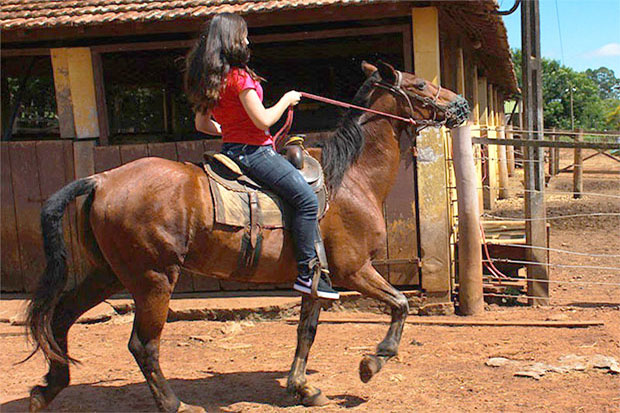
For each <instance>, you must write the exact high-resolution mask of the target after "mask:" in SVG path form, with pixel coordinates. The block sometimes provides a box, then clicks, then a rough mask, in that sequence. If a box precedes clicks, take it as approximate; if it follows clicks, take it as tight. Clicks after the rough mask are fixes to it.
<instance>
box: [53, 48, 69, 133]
mask: <svg viewBox="0 0 620 413" xmlns="http://www.w3.org/2000/svg"><path fill="white" fill-rule="evenodd" d="M50 55H51V58H52V73H53V76H54V89H55V91H56V107H57V112H58V120H59V127H60V137H61V138H68V139H73V138H75V126H74V122H73V105H72V100H71V85H70V80H69V59H68V54H67V49H66V48H61V49H51V50H50Z"/></svg>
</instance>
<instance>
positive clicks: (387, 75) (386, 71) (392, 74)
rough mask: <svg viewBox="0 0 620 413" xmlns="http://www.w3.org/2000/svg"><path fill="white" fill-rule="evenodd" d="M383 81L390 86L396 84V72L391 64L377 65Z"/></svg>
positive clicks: (382, 63) (381, 62)
mask: <svg viewBox="0 0 620 413" xmlns="http://www.w3.org/2000/svg"><path fill="white" fill-rule="evenodd" d="M377 66H378V69H379V74H380V75H381V79H383V80H384V81H385V82H387V83H389V84H392V85H393V84H396V70H395V69H394V68H393V67H392V66H391V65H389V64H387V63H385V62H383V61H379V63H378V64H377Z"/></svg>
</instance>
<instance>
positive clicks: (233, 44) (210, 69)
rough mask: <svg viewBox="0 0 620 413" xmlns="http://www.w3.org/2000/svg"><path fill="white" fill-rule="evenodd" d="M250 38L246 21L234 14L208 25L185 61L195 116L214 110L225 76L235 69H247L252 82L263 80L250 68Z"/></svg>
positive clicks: (187, 88) (186, 81) (223, 16)
mask: <svg viewBox="0 0 620 413" xmlns="http://www.w3.org/2000/svg"><path fill="white" fill-rule="evenodd" d="M247 35H248V26H247V24H246V23H245V20H243V18H242V17H241V16H238V15H236V14H233V13H220V14H217V15H216V16H215V17H213V19H211V21H210V22H208V23H207V24H206V25H205V27H204V29H203V30H202V31H201V33H200V37H199V38H198V40H197V41H196V43H195V44H194V47H192V49H191V50H190V52H189V53H188V54H187V57H186V59H185V78H184V84H185V93H187V97H188V99H189V101H190V102H191V104H192V106H193V108H194V111H195V112H201V113H204V112H206V111H207V110H210V109H213V107H214V106H215V105H216V104H217V102H218V101H219V100H220V94H221V92H222V86H223V85H222V83H223V81H224V79H225V77H226V74H227V73H228V71H229V70H230V69H231V68H233V67H238V68H242V69H245V70H246V71H247V72H248V73H249V74H250V76H252V78H253V79H255V80H261V79H260V78H259V77H258V76H257V75H256V74H255V73H254V72H253V71H252V70H251V69H250V68H249V67H248V62H249V61H250V49H249V47H248V45H247V44H246V43H245V39H246V38H247Z"/></svg>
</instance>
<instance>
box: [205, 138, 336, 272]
mask: <svg viewBox="0 0 620 413" xmlns="http://www.w3.org/2000/svg"><path fill="white" fill-rule="evenodd" d="M290 141H293V142H295V139H294V138H293V139H290V140H289V142H290ZM281 154H282V155H283V156H284V157H285V158H286V159H288V160H289V162H291V163H292V164H293V165H294V166H295V167H296V168H297V169H299V171H300V173H301V175H302V176H303V177H304V179H305V180H306V182H308V184H309V185H310V186H311V188H312V189H313V190H314V192H315V194H316V195H317V198H318V200H319V219H321V218H323V216H324V215H325V213H326V211H327V208H328V205H327V188H326V186H325V179H324V176H323V168H322V167H321V164H320V163H319V162H318V161H317V160H316V159H314V158H313V157H311V156H310V155H309V154H308V152H307V151H306V150H305V149H304V148H303V146H301V145H300V144H296V143H294V144H287V145H286V146H284V148H283V149H282V151H281ZM204 159H205V162H204V163H203V168H204V170H205V172H206V174H207V176H208V178H209V184H210V185H209V186H210V188H211V195H212V198H213V206H214V210H215V211H214V212H215V214H214V215H215V222H216V223H217V224H220V225H225V226H232V227H237V228H245V229H246V231H245V234H244V236H243V238H242V245H241V251H240V257H239V266H238V269H237V270H236V271H235V273H236V274H234V275H237V276H238V277H239V278H247V277H249V276H251V275H252V274H253V272H254V270H255V268H256V266H257V264H258V259H259V257H260V252H261V246H262V230H263V229H278V228H283V229H286V228H289V227H290V218H291V217H292V215H293V211H291V210H290V207H289V206H288V204H287V203H286V202H284V201H282V200H281V199H280V198H279V197H278V196H277V195H276V194H275V193H273V192H271V191H269V190H267V189H265V188H263V187H262V186H261V185H260V184H259V183H257V182H256V181H254V180H253V179H251V178H250V177H248V176H247V175H245V174H244V173H243V171H242V170H241V168H239V166H238V165H237V163H236V162H235V161H233V160H232V159H230V158H229V157H227V156H226V155H224V154H222V153H215V152H205V153H204Z"/></svg>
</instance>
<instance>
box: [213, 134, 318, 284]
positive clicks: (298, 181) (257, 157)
mask: <svg viewBox="0 0 620 413" xmlns="http://www.w3.org/2000/svg"><path fill="white" fill-rule="evenodd" d="M222 153H224V155H226V156H228V157H229V158H231V159H232V160H234V161H235V162H236V163H237V164H238V165H239V167H240V168H241V169H242V170H243V172H244V173H245V174H246V175H248V176H249V177H250V178H252V179H254V180H255V181H256V182H259V183H260V184H261V185H263V186H265V187H266V188H268V189H269V190H271V191H273V192H274V193H275V194H276V195H278V196H279V197H280V198H282V199H283V200H284V201H285V202H286V203H288V205H289V206H290V207H291V209H292V211H293V217H292V220H291V233H292V235H293V241H294V242H295V250H296V251H295V258H296V259H297V269H298V271H299V274H300V275H301V276H302V277H304V278H305V277H306V276H309V275H310V268H309V263H310V261H311V260H312V259H314V258H315V257H316V250H315V247H314V240H315V237H316V234H317V225H318V221H317V215H318V210H319V201H318V199H317V197H316V194H315V193H314V191H313V190H312V188H310V185H308V183H307V182H306V180H305V179H304V178H303V176H301V174H300V173H299V171H298V170H297V169H296V168H295V167H294V166H293V165H292V164H291V163H290V162H289V161H287V160H286V159H285V158H284V157H283V156H280V155H279V154H277V153H276V151H274V150H273V148H272V147H271V145H266V146H255V145H244V144H240V143H225V144H224V145H223V146H222Z"/></svg>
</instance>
